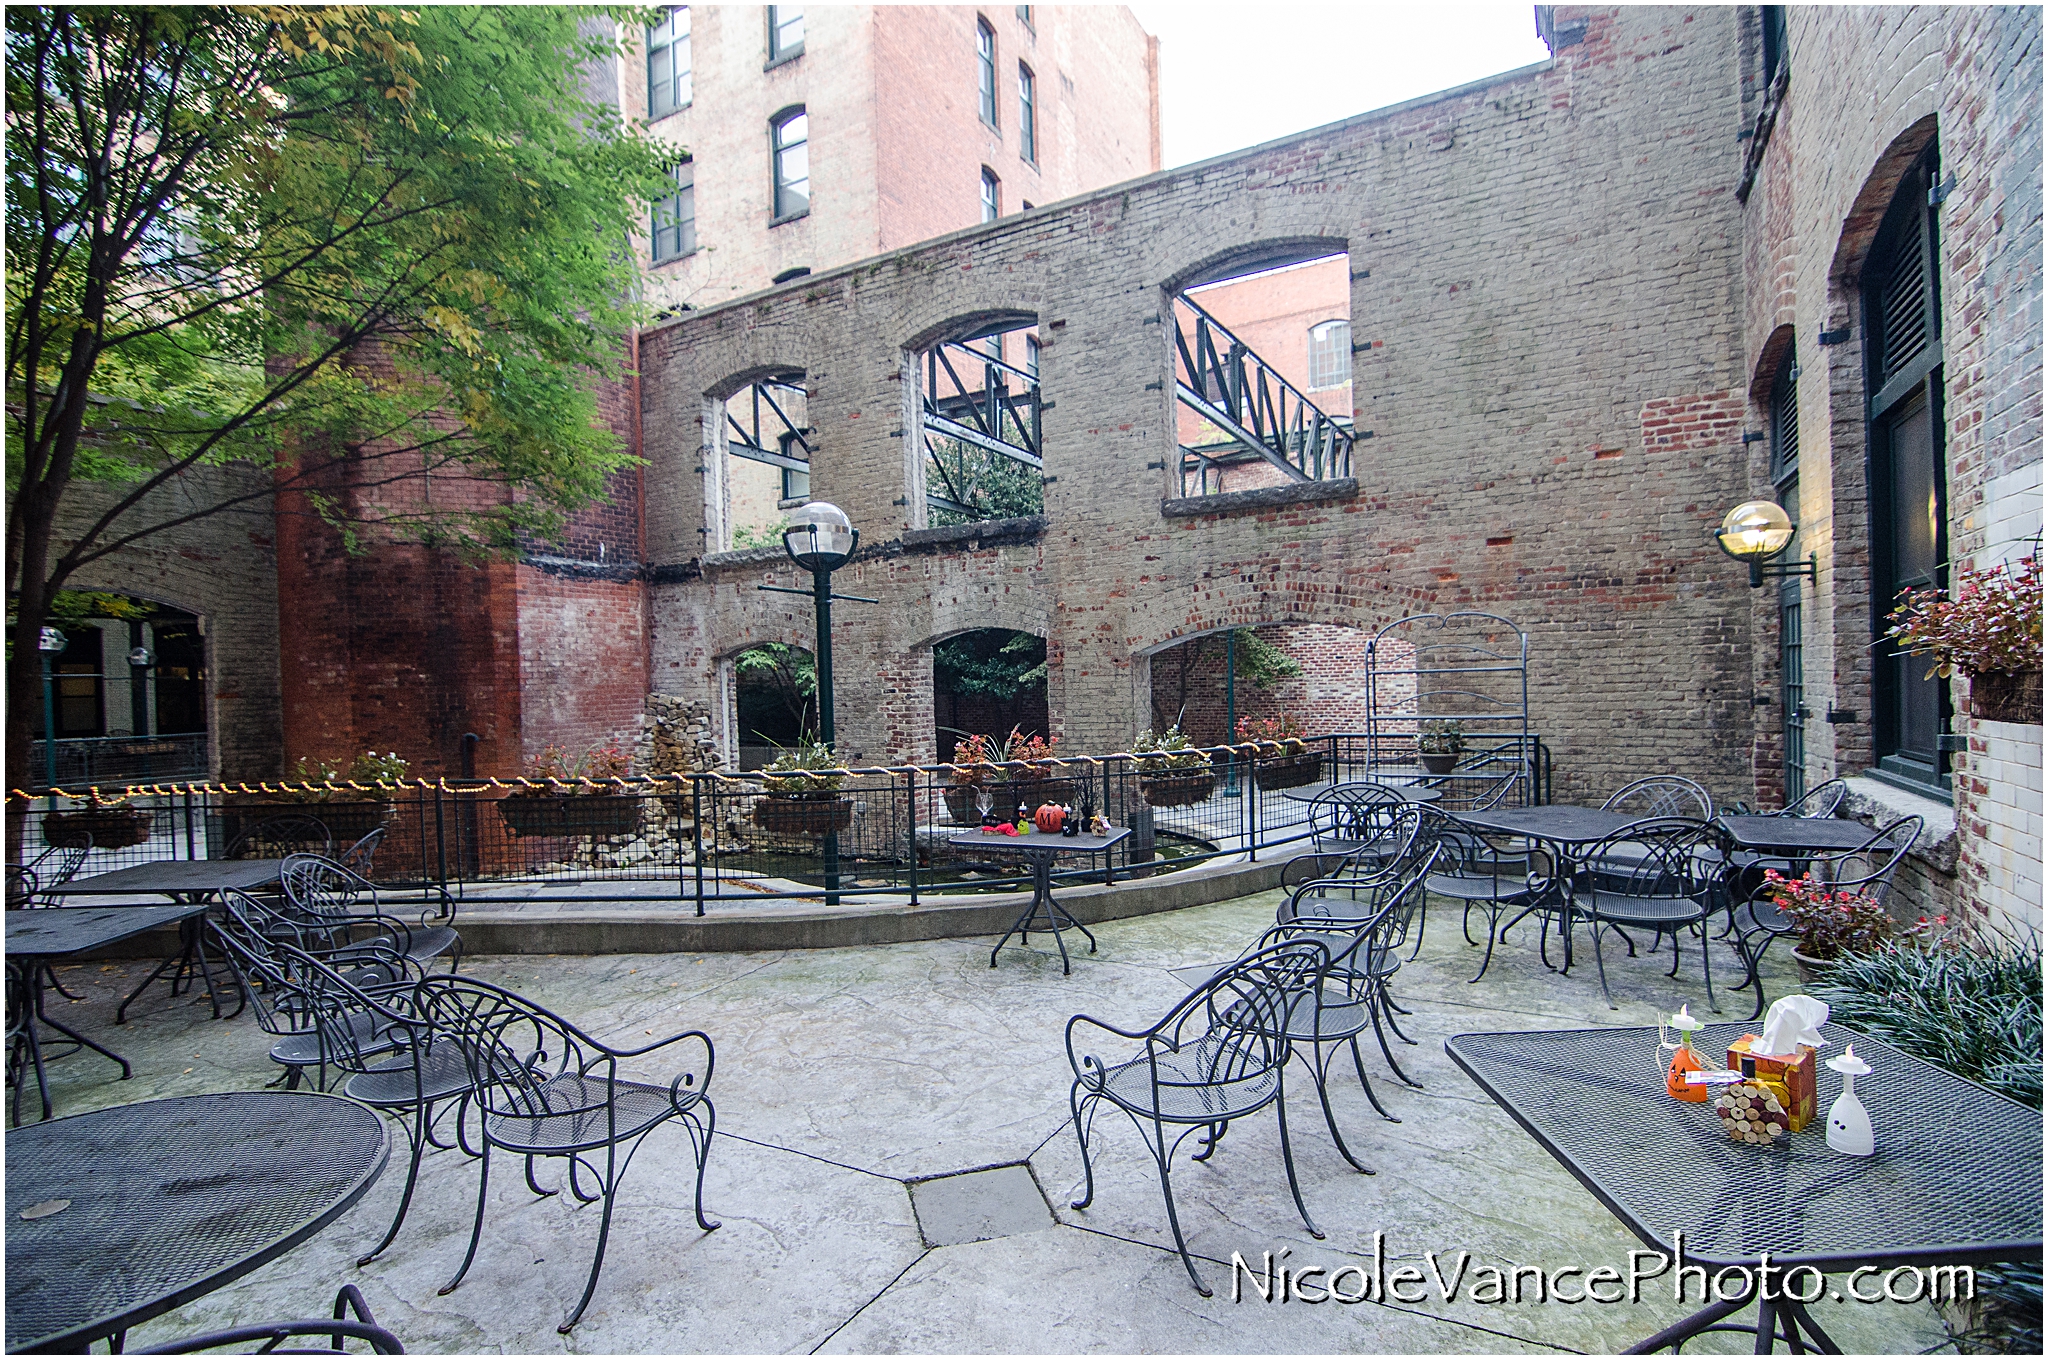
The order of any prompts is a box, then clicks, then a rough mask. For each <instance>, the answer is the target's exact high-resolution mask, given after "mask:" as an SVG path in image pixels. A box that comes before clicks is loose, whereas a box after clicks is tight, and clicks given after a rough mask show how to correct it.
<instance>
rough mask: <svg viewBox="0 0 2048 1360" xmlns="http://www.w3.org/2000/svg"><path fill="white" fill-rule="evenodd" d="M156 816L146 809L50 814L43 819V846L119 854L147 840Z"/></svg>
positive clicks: (105, 809) (102, 809)
mask: <svg viewBox="0 0 2048 1360" xmlns="http://www.w3.org/2000/svg"><path fill="white" fill-rule="evenodd" d="M155 821H156V814H155V813H154V812H151V811H150V810H149V809H147V808H101V809H100V810H98V811H96V812H93V811H87V812H52V813H50V814H49V815H47V816H45V817H44V818H43V843H44V844H45V845H56V846H62V847H63V848H65V849H67V850H82V849H85V848H86V847H87V846H90V847H92V848H93V849H96V850H122V849H126V848H127V847H128V846H131V845H140V844H142V843H143V842H144V841H146V840H148V839H149V830H150V827H151V825H152V824H153V823H154V822H155Z"/></svg>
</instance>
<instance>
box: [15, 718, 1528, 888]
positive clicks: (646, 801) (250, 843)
mask: <svg viewBox="0 0 2048 1360" xmlns="http://www.w3.org/2000/svg"><path fill="white" fill-rule="evenodd" d="M1370 752H1371V743H1370V740H1369V738H1368V737H1367V736H1366V734H1364V733H1332V734H1328V735H1324V736H1320V737H1312V738H1308V739H1306V741H1305V742H1304V743H1303V749H1301V750H1300V751H1298V752H1296V751H1287V750H1283V748H1281V747H1279V746H1277V745H1275V744H1273V743H1270V742H1268V743H1262V744H1261V743H1246V744H1243V745H1239V746H1219V747H1209V748H1206V749H1205V750H1204V752H1203V754H1205V755H1206V756H1207V757H1208V758H1209V761H1210V764H1209V765H1208V766H1206V767H1202V768H1199V769H1194V770H1183V771H1161V770H1158V769H1156V768H1147V766H1146V763H1145V761H1144V759H1143V758H1142V757H1140V756H1134V755H1131V754H1130V753H1120V754H1116V755H1111V756H1103V757H1070V758H1065V759H1059V760H1053V761H1046V762H1037V763H1034V764H1032V765H1029V766H1022V765H1019V766H979V767H963V766H954V765H905V766H892V767H876V768H864V769H855V770H846V771H835V772H826V773H823V774H821V775H820V776H819V787H818V789H817V790H816V791H815V792H814V793H811V794H807V795H798V796H791V795H790V794H788V793H787V792H777V791H774V790H771V789H769V788H768V787H766V785H765V780H766V778H767V777H766V776H763V775H761V774H759V773H751V772H750V773H731V774H728V773H724V772H718V773H706V774H688V775H674V776H661V777H640V778H628V779H622V780H608V781H602V782H597V783H587V782H586V783H582V784H577V785H567V784H553V785H548V784H536V783H530V782H528V781H524V780H514V781H498V780H447V779H443V780H437V781H415V782H412V783H407V784H403V785H397V786H363V785H297V784H295V785H289V786H287V785H282V784H243V785H199V784H193V785H166V784H155V785H150V786H147V787H145V788H142V789H138V790H135V791H133V792H134V798H133V802H132V804H131V806H134V807H138V808H142V809H145V810H146V811H147V813H148V816H147V823H148V825H147V827H146V829H144V828H140V827H139V823H140V822H141V821H142V820H143V819H140V818H133V817H131V818H129V819H127V820H125V821H124V820H122V819H119V818H116V819H115V820H113V821H111V822H108V823H106V824H105V825H106V826H107V827H109V828H110V829H111V830H112V831H115V832H119V833H120V834H118V835H115V836H114V837H113V839H115V840H116V841H118V842H120V843H118V844H111V845H109V844H105V843H99V842H96V844H95V847H94V849H93V850H92V851H91V854H90V855H89V857H88V859H87V862H86V863H85V864H84V865H83V866H81V868H80V869H79V873H80V874H81V875H86V874H93V873H101V872H105V871H107V870H109V869H114V868H120V867H124V866H126V865H129V864H137V863H145V862H149V861H152V860H161V859H210V858H222V857H226V856H228V855H230V854H237V853H239V854H242V855H251V856H275V855H281V854H284V853H288V852H290V851H292V850H296V849H307V850H315V851H320V850H330V851H332V852H335V853H339V852H341V851H344V850H346V849H347V848H348V847H349V846H350V845H351V844H352V843H354V842H355V841H357V840H358V839H360V838H361V837H362V836H364V835H367V834H369V833H370V832H371V831H372V830H374V829H376V828H379V827H381V828H382V829H383V831H384V837H383V841H382V844H381V846H380V847H379V849H378V852H377V855H376V859H375V862H374V865H373V877H375V879H376V880H377V881H378V882H379V884H380V885H382V886H384V887H385V888H387V889H390V890H392V891H393V892H394V893H398V894H401V895H404V894H412V895H416V896H417V897H419V898H420V899H421V900H423V901H425V902H426V903H428V904H429V905H434V904H438V905H439V906H441V907H442V908H443V909H444V910H445V909H452V908H454V907H455V906H457V905H464V906H467V905H485V904H505V905H509V904H514V903H518V904H527V905H537V906H540V905H548V904H551V903H557V904H563V905H573V904H586V903H591V902H621V903H633V904H636V905H640V906H653V905H658V904H661V903H669V904H672V905H674V906H676V907H679V908H687V909H690V910H694V911H695V912H696V913H697V914H698V915H703V914H704V913H705V912H706V911H707V909H709V908H710V907H712V906H717V905H722V904H723V905H730V904H732V903H746V904H748V905H749V906H754V907H759V906H763V905H766V904H783V905H787V906H789V907H791V908H793V909H800V908H803V907H806V906H811V905H818V904H821V903H822V904H834V903H840V902H845V901H851V900H855V899H860V898H869V899H875V900H876V901H877V902H878V904H879V903H881V902H890V903H900V904H909V905H915V904H917V903H919V902H922V901H925V900H928V899H929V898H932V897H934V896H952V895H956V894H976V893H987V892H991V891H1014V890H1018V889H1021V888H1025V887H1028V886H1029V882H1030V880H1029V877H1028V871H1027V870H1026V869H1025V868H1024V866H1023V865H1022V864H1021V862H1020V861H1018V860H1017V859H1014V858H1009V857H1001V856H994V857H991V856H986V855H976V854H974V853H971V852H967V851H962V850H960V849H957V848H956V847H954V846H953V845H952V844H951V838H952V837H954V836H957V835H960V834H963V833H964V832H967V831H970V830H973V829H976V828H978V827H979V826H980V824H981V815H980V809H979V796H980V794H981V793H982V791H984V790H986V792H987V795H988V799H989V803H990V808H991V810H992V811H993V812H995V813H996V814H997V816H998V819H999V820H1010V819H1011V818H1013V817H1014V815H1015V814H1016V812H1017V808H1018V805H1019V804H1022V805H1024V806H1026V807H1028V808H1034V809H1035V808H1036V807H1037V806H1038V805H1040V804H1043V803H1047V802H1057V803H1071V804H1072V805H1073V806H1074V807H1075V808H1077V809H1080V808H1083V807H1086V806H1090V805H1092V806H1093V807H1094V808H1095V809H1096V810H1097V811H1099V812H1101V813H1102V814H1103V815H1104V816H1106V817H1108V818H1109V820H1110V821H1111V822H1112V823H1113V824H1115V825H1117V826H1126V827H1129V828H1130V829H1131V832H1132V834H1131V835H1130V836H1129V837H1128V838H1127V839H1125V840H1124V841H1123V842H1122V843H1121V844H1120V845H1118V846H1117V847H1115V848H1114V849H1113V850H1112V851H1111V852H1109V853H1108V854H1107V855H1104V856H1100V857H1096V858H1093V859H1087V860H1083V859H1078V858H1077V859H1076V860H1074V861H1070V862H1068V863H1067V864H1065V865H1063V866H1062V868H1061V870H1060V871H1059V875H1058V876H1059V877H1060V878H1061V879H1063V880H1067V881H1090V880H1099V881H1103V882H1118V881H1122V880H1126V879H1130V878H1134V877H1145V876H1150V875H1154V874H1159V873H1165V872H1170V871H1173V870H1177V869H1183V868H1189V867H1192V866H1194V865H1198V864H1203V863H1208V862H1211V861H1216V860H1225V859H1244V860H1250V861H1256V860H1258V859H1259V858H1260V856H1262V855H1269V854H1271V853H1272V852H1274V851H1276V850H1280V849H1283V848H1284V847H1287V846H1290V845H1294V844H1296V843H1299V842H1302V841H1305V840H1307V839H1308V838H1309V837H1310V835H1311V827H1310V802H1311V800H1312V798H1313V796H1314V794H1315V792H1316V791H1317V790H1318V789H1319V788H1322V787H1326V786H1327V785H1329V784H1331V783H1334V782H1349V781H1355V780H1360V779H1366V778H1368V777H1371V776H1373V775H1374V774H1376V773H1377V774H1378V775H1380V776H1381V777H1383V778H1387V779H1393V780H1404V781H1408V782H1416V783H1426V784H1428V785H1430V786H1431V787H1434V788H1435V789H1437V790H1438V792H1439V799H1440V801H1439V806H1441V807H1443V808H1444V809H1445V810H1447V811H1456V810H1458V809H1460V808H1469V807H1474V806H1479V805H1482V804H1484V805H1489V806H1490V805H1498V804H1501V803H1505V804H1508V805H1520V804H1523V803H1528V802H1532V801H1541V800H1543V799H1544V798H1546V797H1547V788H1548V775H1547V772H1548V766H1549V760H1548V752H1547V751H1545V750H1544V749H1543V747H1542V744H1541V742H1539V741H1535V740H1534V739H1533V738H1532V739H1531V740H1530V741H1529V743H1528V746H1527V749H1526V754H1525V759H1524V763H1525V765H1526V769H1525V770H1523V771H1521V772H1520V773H1518V774H1516V776H1515V777H1514V778H1513V779H1512V780H1510V781H1509V782H1508V783H1507V784H1506V785H1503V783H1502V780H1501V776H1500V771H1499V766H1500V763H1501V761H1500V758H1501V757H1503V756H1506V755H1508V754H1510V753H1507V752H1504V751H1494V752H1491V753H1489V754H1490V755H1491V756H1492V757H1493V759H1492V760H1490V761H1486V762H1482V763H1479V764H1476V765H1475V768H1474V769H1473V770H1470V771H1467V770H1462V769H1461V770H1457V771H1453V772H1452V773H1451V774H1449V775H1443V776H1432V775H1427V774H1423V773H1421V772H1419V771H1416V770H1414V769H1412V768H1397V767H1390V766H1381V767H1377V768H1376V767H1375V766H1374V765H1373V763H1372V761H1371V758H1370ZM970 781H972V782H970ZM102 791H103V793H104V786H102ZM9 811H10V814H11V815H15V816H25V817H26V823H27V824H26V825H25V826H24V827H23V829H22V835H21V838H20V842H19V843H20V845H21V847H22V855H23V857H24V858H25V859H33V858H34V856H35V855H36V854H37V853H38V852H40V850H41V849H42V847H43V845H44V844H46V843H55V842H56V841H57V840H59V839H62V838H64V837H66V836H71V837H75V836H77V835H78V834H79V829H80V826H81V822H80V821H79V818H81V817H90V816H97V815H100V814H98V813H95V812H94V810H93V809H90V808H88V807H87V806H85V804H84V803H83V801H82V796H73V795H71V794H69V793H67V792H66V791H64V790H63V789H62V788H59V789H57V790H54V791H50V792H43V793H34V794H32V793H29V792H27V791H23V790H16V791H15V794H14V796H13V797H12V798H11V799H10V800H9ZM53 814H54V818H55V819H54V820H46V819H50V818H52V815H53ZM315 823H317V825H314V824H315ZM87 825H88V826H91V825H97V824H94V823H87Z"/></svg>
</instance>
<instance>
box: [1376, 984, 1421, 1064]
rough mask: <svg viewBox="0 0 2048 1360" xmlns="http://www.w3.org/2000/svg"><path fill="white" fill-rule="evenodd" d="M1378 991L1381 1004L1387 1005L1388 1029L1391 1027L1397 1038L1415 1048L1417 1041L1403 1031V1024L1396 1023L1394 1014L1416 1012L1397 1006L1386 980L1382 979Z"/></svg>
mask: <svg viewBox="0 0 2048 1360" xmlns="http://www.w3.org/2000/svg"><path fill="white" fill-rule="evenodd" d="M1378 991H1379V998H1380V1004H1381V1005H1382V1006H1384V1007H1386V1013H1387V1028H1388V1029H1390V1030H1392V1031H1394V1037H1395V1038H1397V1039H1399V1040H1400V1041H1401V1042H1402V1043H1404V1044H1406V1045H1408V1046H1409V1047H1410V1048H1413V1047H1415V1041H1414V1040H1413V1039H1411V1038H1409V1037H1408V1036H1407V1035H1406V1034H1405V1033H1403V1032H1402V1029H1401V1026H1400V1025H1399V1024H1397V1023H1395V1020H1394V1016H1395V1015H1396V1014H1400V1015H1412V1014H1414V1012H1413V1011H1409V1010H1405V1009H1403V1008H1402V1007H1400V1006H1397V1005H1395V1004H1394V998H1393V995H1392V994H1391V993H1390V992H1389V991H1388V989H1387V984H1386V983H1385V981H1382V982H1381V983H1380V985H1379V988H1378Z"/></svg>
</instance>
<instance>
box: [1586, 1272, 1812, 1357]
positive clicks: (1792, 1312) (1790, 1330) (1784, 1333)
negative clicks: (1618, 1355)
mask: <svg viewBox="0 0 2048 1360" xmlns="http://www.w3.org/2000/svg"><path fill="white" fill-rule="evenodd" d="M1825 1279H1826V1277H1825V1276H1822V1275H1819V1274H1816V1273H1815V1272H1813V1271H1810V1270H1800V1269H1796V1268H1795V1269H1792V1270H1788V1271H1787V1272H1786V1273H1785V1279H1784V1282H1783V1286H1782V1288H1781V1289H1780V1290H1779V1291H1778V1293H1777V1295H1776V1296H1775V1297H1772V1298H1766V1299H1763V1300H1761V1301H1759V1300H1757V1299H1755V1298H1753V1297H1751V1294H1744V1295H1742V1296H1741V1297H1740V1298H1736V1299H1723V1300H1722V1301H1720V1302H1719V1303H1715V1304H1711V1305H1709V1306H1707V1307H1705V1308H1702V1309H1700V1310H1699V1311H1698V1312H1697V1313H1694V1314H1693V1315H1692V1316H1691V1317H1689V1318H1686V1319H1685V1320H1684V1321H1682V1322H1674V1323H1672V1324H1671V1325H1670V1326H1669V1327H1666V1328H1665V1329H1664V1330H1663V1331H1661V1332H1658V1333H1657V1334H1656V1335H1654V1336H1647V1337H1644V1338H1643V1339H1642V1340H1641V1341H1638V1342H1637V1343H1636V1344H1635V1345H1633V1346H1630V1347H1629V1348H1628V1349H1627V1350H1625V1351H1623V1352H1622V1354H1623V1355H1649V1354H1651V1353H1652V1352H1654V1351H1661V1350H1668V1351H1671V1352H1672V1353H1673V1354H1676V1353H1677V1352H1678V1349H1679V1347H1681V1346H1683V1345H1684V1344H1685V1343H1686V1342H1688V1341H1690V1340H1692V1338H1694V1337H1696V1336H1702V1335H1704V1334H1706V1333H1708V1332H1741V1333H1743V1334H1745V1335H1747V1336H1752V1337H1754V1338H1756V1354H1758V1355H1769V1354H1771V1353H1772V1352H1773V1351H1775V1350H1776V1349H1777V1343H1778V1342H1780V1341H1783V1342H1784V1343H1785V1344H1786V1345H1787V1346H1789V1347H1791V1348H1792V1350H1793V1352H1794V1353H1795V1354H1797V1353H1804V1352H1806V1351H1815V1352H1818V1353H1819V1354H1821V1355H1840V1354H1841V1353H1842V1348H1841V1347H1840V1346H1838V1345H1836V1344H1835V1341H1834V1338H1833V1337H1831V1336H1829V1335H1828V1334H1827V1333H1826V1332H1825V1331H1823V1330H1822V1329H1821V1326H1820V1324H1819V1323H1817V1322H1815V1321H1814V1320H1813V1315H1812V1314H1811V1313H1808V1312H1807V1311H1806V1305H1805V1304H1803V1303H1801V1302H1799V1300H1798V1299H1796V1298H1792V1297H1788V1296H1789V1295H1790V1294H1792V1293H1793V1292H1795V1285H1796V1292H1797V1293H1799V1294H1801V1295H1804V1294H1807V1293H1810V1292H1812V1291H1811V1290H1810V1289H1809V1288H1808V1286H1807V1283H1806V1282H1807V1281H1813V1280H1820V1281H1823V1282H1824V1281H1825ZM1751 1293H1754V1291H1751ZM1752 1303H1755V1304H1756V1307H1757V1315H1756V1321H1755V1322H1754V1323H1752V1324H1749V1325H1746V1326H1745V1325H1744V1324H1742V1323H1740V1322H1724V1321H1722V1319H1723V1318H1726V1317H1729V1316H1731V1315H1732V1314H1735V1313H1738V1312H1741V1311H1742V1310H1743V1309H1744V1308H1747V1307H1749V1305H1750V1304H1752Z"/></svg>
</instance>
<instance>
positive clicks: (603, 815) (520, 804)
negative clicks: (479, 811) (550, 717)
mask: <svg viewBox="0 0 2048 1360" xmlns="http://www.w3.org/2000/svg"><path fill="white" fill-rule="evenodd" d="M632 767H633V763H632V760H631V758H630V757H628V756H626V755H625V754H624V753H622V752H621V751H620V750H619V748H618V745H617V743H615V742H614V743H610V744H607V745H604V746H595V747H592V748H591V749H589V750H587V751H585V752H584V753H583V754H582V755H581V756H579V757H578V758H577V759H576V760H574V761H571V760H570V759H569V753H568V751H567V750H565V749H564V748H562V747H560V746H555V745H552V744H551V745H547V746H543V747H542V748H541V749H540V754H539V755H536V756H534V757H532V758H531V759H530V760H528V761H527V762H526V768H525V770H524V771H522V778H524V779H525V780H527V781H528V784H529V787H527V788H525V789H522V790H520V791H519V792H517V793H514V794H512V795H511V796H510V797H507V798H502V799H500V800H499V801H498V815H499V816H501V817H503V818H504V819H505V825H506V826H507V827H508V828H510V830H511V832H512V834H513V835H515V836H630V835H632V834H633V833H634V832H635V831H638V830H639V829H640V802H641V800H640V798H639V796H638V795H637V794H631V793H627V792H625V786H624V782H623V781H624V780H625V778H626V776H627V775H628V774H630V773H632ZM607 785H609V787H607Z"/></svg>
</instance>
